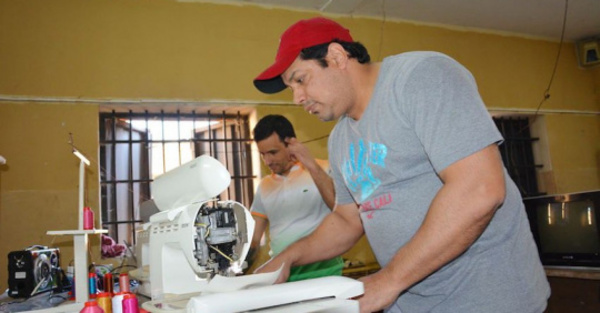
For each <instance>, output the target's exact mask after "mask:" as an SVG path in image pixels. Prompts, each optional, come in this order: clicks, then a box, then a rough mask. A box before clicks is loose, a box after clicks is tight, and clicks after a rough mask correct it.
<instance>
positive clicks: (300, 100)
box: [294, 89, 306, 105]
mask: <svg viewBox="0 0 600 313" xmlns="http://www.w3.org/2000/svg"><path fill="white" fill-rule="evenodd" d="M305 102H306V96H305V93H304V92H303V91H302V90H301V89H296V90H294V103H295V104H298V105H304V103H305Z"/></svg>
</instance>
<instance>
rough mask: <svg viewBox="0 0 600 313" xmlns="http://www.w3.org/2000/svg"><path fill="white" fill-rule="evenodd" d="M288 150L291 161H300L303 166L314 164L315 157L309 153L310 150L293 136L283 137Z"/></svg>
mask: <svg viewBox="0 0 600 313" xmlns="http://www.w3.org/2000/svg"><path fill="white" fill-rule="evenodd" d="M285 143H286V144H287V149H288V152H289V153H290V156H291V157H292V160H293V161H298V162H300V163H302V164H303V165H304V166H305V167H311V166H315V165H316V163H315V159H314V158H313V157H312V155H311V154H310V151H309V150H308V148H306V146H304V145H303V144H302V143H301V142H300V141H298V139H296V138H293V137H287V138H285Z"/></svg>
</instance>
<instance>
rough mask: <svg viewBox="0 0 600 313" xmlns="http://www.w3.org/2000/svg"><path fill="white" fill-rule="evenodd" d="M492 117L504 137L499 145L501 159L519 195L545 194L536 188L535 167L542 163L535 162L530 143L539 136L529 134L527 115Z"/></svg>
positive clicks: (539, 166)
mask: <svg viewBox="0 0 600 313" xmlns="http://www.w3.org/2000/svg"><path fill="white" fill-rule="evenodd" d="M493 119H494V122H495V123H496V127H498V130H499V131H500V133H501V134H502V136H503V137H504V143H503V144H501V145H500V146H499V148H500V153H501V155H502V161H504V166H505V167H506V169H507V171H508V174H509V175H510V177H511V178H512V179H513V181H514V182H515V184H516V185H517V187H518V188H519V191H520V192H521V196H522V197H534V196H539V195H543V194H545V193H541V192H540V191H539V188H538V178H537V169H538V168H541V167H542V165H538V164H535V161H534V157H533V148H532V144H533V142H535V141H538V140H539V138H534V137H532V136H531V132H530V126H531V124H530V120H529V117H527V116H502V117H494V118H493Z"/></svg>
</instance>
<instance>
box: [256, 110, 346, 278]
mask: <svg viewBox="0 0 600 313" xmlns="http://www.w3.org/2000/svg"><path fill="white" fill-rule="evenodd" d="M253 135H254V141H255V142H256V145H257V146H258V151H259V152H260V155H261V158H262V159H263V162H264V163H265V165H266V166H268V167H269V169H270V170H271V175H269V176H267V177H265V178H263V179H262V180H261V182H260V184H259V186H258V190H257V192H256V195H255V196H254V202H253V203H252V207H251V211H252V216H253V217H254V220H255V221H256V226H255V229H254V236H253V238H252V246H251V250H250V253H249V258H248V260H249V263H252V262H253V261H254V260H255V258H256V255H257V254H258V253H257V251H258V248H259V245H260V240H261V238H262V236H263V234H264V232H265V229H266V227H267V224H268V225H269V233H270V246H271V251H270V255H271V257H274V256H276V255H277V254H279V253H280V252H281V251H283V250H284V249H285V248H286V247H287V246H289V245H290V244H292V243H294V242H296V241H297V240H298V239H300V238H302V237H305V236H307V235H309V234H310V233H311V232H312V231H313V230H314V229H315V228H317V226H318V225H319V224H320V223H321V221H322V220H323V219H324V218H325V217H326V216H327V215H328V214H329V213H330V212H331V208H333V206H334V204H335V193H334V188H333V181H332V179H331V177H330V176H329V174H328V173H327V171H329V163H328V162H327V161H325V160H317V159H314V158H313V157H312V156H311V155H310V152H309V151H308V149H307V148H306V147H305V146H304V145H302V144H301V143H300V142H299V141H298V140H297V139H296V134H295V132H294V128H293V126H292V124H291V123H290V121H289V120H288V119H286V118H285V117H283V116H281V115H267V116H265V117H263V118H262V119H261V120H260V121H259V122H258V123H257V124H256V127H255V128H254V131H253ZM343 265H344V264H343V261H342V259H341V257H336V258H333V259H330V260H326V261H322V262H317V263H312V264H307V265H302V266H297V267H294V268H292V270H291V275H290V277H289V279H288V281H296V280H303V279H308V278H315V277H322V276H330V275H341V273H342V268H343Z"/></svg>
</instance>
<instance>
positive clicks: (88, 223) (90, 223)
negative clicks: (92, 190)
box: [83, 206, 94, 229]
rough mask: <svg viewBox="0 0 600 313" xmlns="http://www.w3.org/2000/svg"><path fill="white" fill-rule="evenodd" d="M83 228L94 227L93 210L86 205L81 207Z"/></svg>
mask: <svg viewBox="0 0 600 313" xmlns="http://www.w3.org/2000/svg"><path fill="white" fill-rule="evenodd" d="M83 229H94V211H92V209H90V207H88V206H86V207H85V208H83Z"/></svg>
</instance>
